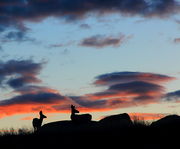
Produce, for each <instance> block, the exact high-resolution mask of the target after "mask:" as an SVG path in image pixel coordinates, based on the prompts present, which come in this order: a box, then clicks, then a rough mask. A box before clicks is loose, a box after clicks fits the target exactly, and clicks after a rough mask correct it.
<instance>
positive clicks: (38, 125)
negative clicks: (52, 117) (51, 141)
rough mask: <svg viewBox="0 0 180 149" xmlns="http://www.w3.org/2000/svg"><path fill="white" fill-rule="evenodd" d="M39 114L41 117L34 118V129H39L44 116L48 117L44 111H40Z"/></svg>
mask: <svg viewBox="0 0 180 149" xmlns="http://www.w3.org/2000/svg"><path fill="white" fill-rule="evenodd" d="M39 115H40V118H39V119H38V118H34V119H33V121H32V124H33V127H34V131H38V130H39V128H40V127H41V125H42V122H43V119H44V118H47V117H46V116H45V115H44V114H43V113H42V111H40V112H39Z"/></svg>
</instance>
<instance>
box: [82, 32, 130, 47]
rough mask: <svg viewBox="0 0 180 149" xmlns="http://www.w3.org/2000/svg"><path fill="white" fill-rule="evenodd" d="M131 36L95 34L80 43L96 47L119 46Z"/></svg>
mask: <svg viewBox="0 0 180 149" xmlns="http://www.w3.org/2000/svg"><path fill="white" fill-rule="evenodd" d="M128 38H129V37H126V36H125V35H122V34H120V35H119V36H103V35H95V36H91V37H88V38H85V39H83V40H82V41H81V43H80V44H79V45H81V46H85V47H96V48H103V47H107V46H114V47H116V46H117V47H118V46H120V45H121V44H123V43H124V42H125V41H126V40H127V39H128Z"/></svg>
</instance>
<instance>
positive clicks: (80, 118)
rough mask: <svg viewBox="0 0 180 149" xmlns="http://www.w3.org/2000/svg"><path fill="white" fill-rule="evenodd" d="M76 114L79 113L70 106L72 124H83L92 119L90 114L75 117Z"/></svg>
mask: <svg viewBox="0 0 180 149" xmlns="http://www.w3.org/2000/svg"><path fill="white" fill-rule="evenodd" d="M76 113H79V111H78V110H77V109H76V107H75V106H74V105H71V120H72V121H73V122H80V123H85V122H90V121H91V119H92V116H91V115H90V114H81V115H77V114H76Z"/></svg>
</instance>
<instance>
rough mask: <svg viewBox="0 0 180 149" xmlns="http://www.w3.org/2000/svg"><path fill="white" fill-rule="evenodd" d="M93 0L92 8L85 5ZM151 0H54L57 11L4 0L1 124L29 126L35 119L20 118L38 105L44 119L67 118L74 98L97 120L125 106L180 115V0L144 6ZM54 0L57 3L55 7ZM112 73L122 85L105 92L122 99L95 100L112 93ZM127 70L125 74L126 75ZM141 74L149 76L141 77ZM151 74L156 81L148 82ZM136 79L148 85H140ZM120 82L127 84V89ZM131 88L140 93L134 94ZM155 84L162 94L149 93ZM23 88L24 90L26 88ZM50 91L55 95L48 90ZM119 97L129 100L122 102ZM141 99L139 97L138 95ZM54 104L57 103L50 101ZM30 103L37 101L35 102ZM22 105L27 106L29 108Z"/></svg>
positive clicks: (45, 3) (30, 114)
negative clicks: (48, 116)
mask: <svg viewBox="0 0 180 149" xmlns="http://www.w3.org/2000/svg"><path fill="white" fill-rule="evenodd" d="M61 2H62V3H61ZM63 2H64V3H63ZM88 2H89V3H91V5H92V6H93V7H89V6H88V5H87V6H86V3H88ZM126 2H127V3H126ZM146 2H147V1H144V0H139V1H134V2H133V1H132V0H128V1H125V0H124V1H123V0H122V1H120V0H119V5H118V6H116V5H115V2H114V1H111V2H108V1H96V0H93V1H91V2H90V1H89V0H81V3H79V2H78V1H77V2H76V5H74V6H73V3H74V2H72V1H70V0H63V1H62V0H53V1H52V2H51V5H52V8H53V9H52V8H51V5H50V6H49V7H47V6H48V4H50V1H49V0H47V1H43V0H39V1H38V2H37V3H35V2H34V1H30V0H29V1H28V0H27V1H26V2H24V1H21V0H16V1H15V3H11V1H8V2H7V1H4V2H2V3H1V2H0V4H1V5H0V7H2V8H3V9H2V12H3V15H1V16H0V27H1V26H2V28H3V29H2V31H1V51H0V55H1V64H0V67H2V68H3V69H2V72H0V81H2V82H0V85H1V90H2V94H1V95H0V97H1V103H0V111H1V113H2V116H1V117H2V118H1V119H0V121H2V122H3V125H2V126H1V127H2V128H3V127H5V126H7V127H10V126H12V127H20V126H22V125H27V126H31V118H27V120H22V119H23V118H24V117H25V119H26V117H33V116H36V114H38V111H39V110H44V111H45V113H46V114H49V115H50V118H48V119H47V120H46V122H49V121H53V120H61V119H59V117H63V119H69V116H68V114H69V113H67V112H68V110H69V109H68V108H67V107H68V105H70V104H72V103H73V104H74V103H75V104H76V106H77V107H78V108H79V109H80V111H82V113H83V112H92V114H93V117H94V119H98V118H100V117H102V116H105V115H111V114H114V113H121V112H128V113H133V112H136V113H154V114H156V113H157V114H158V113H163V114H167V113H177V114H179V113H180V111H179V96H180V93H179V92H178V91H179V89H180V85H179V83H180V80H179V79H180V78H179V75H180V70H179V65H178V64H179V63H180V59H179V55H180V51H179V48H180V17H179V9H178V8H179V2H178V1H175V0H168V1H164V0H159V1H158V2H155V1H153V0H150V1H149V2H152V4H151V3H149V4H148V5H147V6H148V7H147V8H148V9H147V8H146V7H145V6H146ZM56 3H57V7H54V6H55V5H56ZM108 3H109V5H108ZM123 3H124V4H123ZM58 4H59V5H58ZM99 4H102V6H103V7H100V6H99ZM30 6H31V7H30ZM70 6H72V7H70ZM80 6H84V7H87V10H86V9H85V8H83V7H82V8H81V7H80ZM24 7H25V8H26V9H24ZM31 8H33V9H32V10H31ZM35 8H39V9H40V10H41V9H42V11H41V12H38V9H35ZM18 10H19V11H18ZM102 12H103V13H102ZM89 14H90V16H87V15H89ZM3 17H4V18H6V19H7V20H8V19H9V17H10V18H13V19H12V20H13V21H12V22H11V21H7V20H6V21H5V19H4V18H3ZM10 61H13V63H15V64H17V65H15V66H14V65H12V67H13V69H14V70H13V71H12V69H11V68H10V66H9V65H11V63H10ZM20 63H24V64H25V67H27V69H24V67H21V64H20ZM6 69H7V71H8V72H6ZM19 70H20V71H19ZM128 72H132V73H130V74H129V73H128ZM115 74H118V76H117V77H118V79H117V80H116V81H117V82H116V83H118V84H117V85H120V89H121V90H119V87H118V88H115V91H117V90H118V95H113V97H108V98H110V99H112V100H113V102H115V101H116V102H117V100H116V99H114V96H115V97H116V98H118V100H119V101H118V102H117V103H118V105H112V103H111V104H110V103H109V102H110V101H109V102H107V101H106V102H105V101H104V100H105V99H106V97H104V96H103V97H100V98H99V96H98V98H97V97H96V99H95V100H96V101H94V99H93V98H95V96H97V95H98V94H99V93H101V94H106V93H107V92H108V93H109V92H111V89H112V87H114V86H113V85H116V84H114V80H113V77H114V75H115ZM100 75H108V77H110V78H111V79H112V80H108V81H109V82H108V81H107V80H101V78H98V76H100ZM124 75H125V77H128V80H127V79H125V80H124V78H123V77H124ZM144 75H147V76H146V77H145V78H141V77H142V76H144ZM1 77H2V78H1ZM133 77H135V79H133V82H134V83H136V84H133V88H132V86H131V85H132V84H128V83H129V82H131V83H133V82H132V78H133ZM153 77H154V80H155V81H154V80H153V81H152V80H151V79H152V78H153ZM157 77H158V78H157ZM159 77H160V79H159ZM139 78H141V79H139ZM161 79H162V80H161ZM98 80H99V81H105V82H106V81H107V82H106V83H107V84H106V85H102V84H96V83H95V81H98ZM121 80H123V81H122V82H121ZM149 80H150V81H149ZM15 81H16V82H15ZM18 81H19V82H18ZM118 81H120V82H118ZM112 82H113V84H112ZM139 82H140V84H142V82H143V83H145V84H142V85H145V87H149V88H148V89H147V90H146V91H144V90H143V91H142V89H141V87H139V86H138V85H139ZM162 82H163V83H162ZM122 84H124V85H129V86H128V88H126V90H125V88H124V87H122V86H121V85H122ZM152 85H155V86H153V87H154V88H151V87H152ZM37 87H39V88H38V89H37ZM116 87H117V86H116ZM134 87H136V88H137V89H139V90H141V91H142V92H140V93H139V92H138V93H137V92H134ZM156 87H159V88H158V89H159V90H158V92H156V93H155V94H152V92H153V93H154V90H155V88H156ZM23 88H24V89H25V88H27V90H26V92H25V93H24V92H22V89H23ZM29 89H32V91H29ZM35 89H37V90H38V91H37V90H36V91H35ZM122 90H125V92H126V93H125V92H123V93H122ZM162 90H163V91H162ZM23 91H24V90H23ZM34 92H35V93H34ZM47 93H51V95H49V94H48V97H47V96H45V95H47ZM39 94H43V97H44V101H43V99H42V101H38V99H39V98H37V97H40V96H39ZM134 94H135V95H134ZM149 94H150V95H149ZM25 95H26V96H25ZM27 95H28V96H27ZM32 95H34V96H32ZM35 95H36V96H35ZM132 95H133V98H132V97H130V96H132ZM134 96H137V97H134ZM149 96H150V97H149ZM31 97H34V99H31ZM51 97H52V98H53V99H52V98H51ZM145 97H146V98H145ZM36 98H37V101H34V100H36ZM122 98H125V99H123V100H128V103H127V102H125V103H124V102H123V101H121V100H122ZM136 98H139V99H140V100H138V101H134V100H136ZM57 99H58V100H60V101H58V102H57ZM62 99H63V103H62V101H61V100H62ZM86 100H87V101H86ZM92 100H93V101H92ZM129 100H130V102H129ZM131 100H132V101H131ZM72 101H73V102H72ZM54 102H57V103H54ZM86 102H87V103H88V104H87V103H86ZM96 102H97V104H96ZM120 102H122V104H121V103H120ZM131 102H132V103H131ZM138 102H139V103H138ZM50 103H53V105H51V107H49V106H50V105H49V104H50ZM85 103H86V104H85ZM134 103H135V104H134ZM32 104H34V105H36V104H37V107H31V105H32ZM133 104H134V105H133ZM4 106H6V107H7V108H6V107H4ZM8 106H9V107H8ZM22 106H24V107H26V106H28V109H27V111H26V110H25V109H23V108H22ZM54 106H55V107H56V108H54ZM57 106H58V108H57ZM103 106H104V107H103ZM47 107H48V108H47ZM16 108H19V109H21V108H22V109H23V110H20V111H18V110H17V109H16ZM53 108H54V109H53ZM8 109H9V110H8ZM110 109H111V110H110ZM164 109H166V110H164ZM53 114H54V115H53ZM37 116H38V115H37ZM21 117H22V118H21ZM7 119H8V120H7ZM11 121H14V124H13V123H12V122H11Z"/></svg>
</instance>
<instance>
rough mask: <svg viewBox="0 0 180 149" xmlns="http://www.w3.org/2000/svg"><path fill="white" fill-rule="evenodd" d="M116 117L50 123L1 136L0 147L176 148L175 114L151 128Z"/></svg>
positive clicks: (178, 127)
mask: <svg viewBox="0 0 180 149" xmlns="http://www.w3.org/2000/svg"><path fill="white" fill-rule="evenodd" d="M117 117H118V116H115V118H114V117H113V118H112V117H110V118H105V119H104V120H100V121H91V122H89V123H81V124H80V123H74V122H72V121H57V122H52V123H48V124H45V125H43V126H42V127H41V129H40V130H39V131H38V132H36V133H33V132H26V131H20V132H19V133H9V134H8V133H7V134H4V135H1V136H0V144H1V147H2V148H13V149H14V148H31V149H34V148H39V149H46V148H47V149H57V148H59V149H67V148H70V149H72V148H73V149H76V148H77V149H81V148H82V149H85V148H99V149H104V148H109V149H116V148H118V149H129V148H131V149H132V148H138V149H165V148H168V149H174V148H178V147H179V145H180V143H179V130H180V125H177V123H179V120H178V119H179V116H177V115H176V116H175V115H169V116H167V117H164V118H162V119H160V120H157V121H156V122H154V123H153V124H152V125H148V124H146V123H144V122H143V121H142V122H141V121H129V122H128V121H126V123H124V122H125V120H124V119H121V120H120V119H118V118H117ZM116 118H117V119H116ZM126 118H127V117H126ZM126 118H125V119H126ZM107 119H108V120H107ZM109 119H110V120H109ZM127 119H128V118H127ZM103 121H104V122H103ZM120 122H122V123H124V125H121V124H120ZM164 122H165V123H166V122H167V123H166V127H161V126H162V123H163V124H164ZM125 124H126V125H125ZM169 124H170V125H169ZM172 124H174V125H172ZM155 125H156V126H155ZM157 126H158V127H157ZM172 126H176V127H172Z"/></svg>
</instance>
